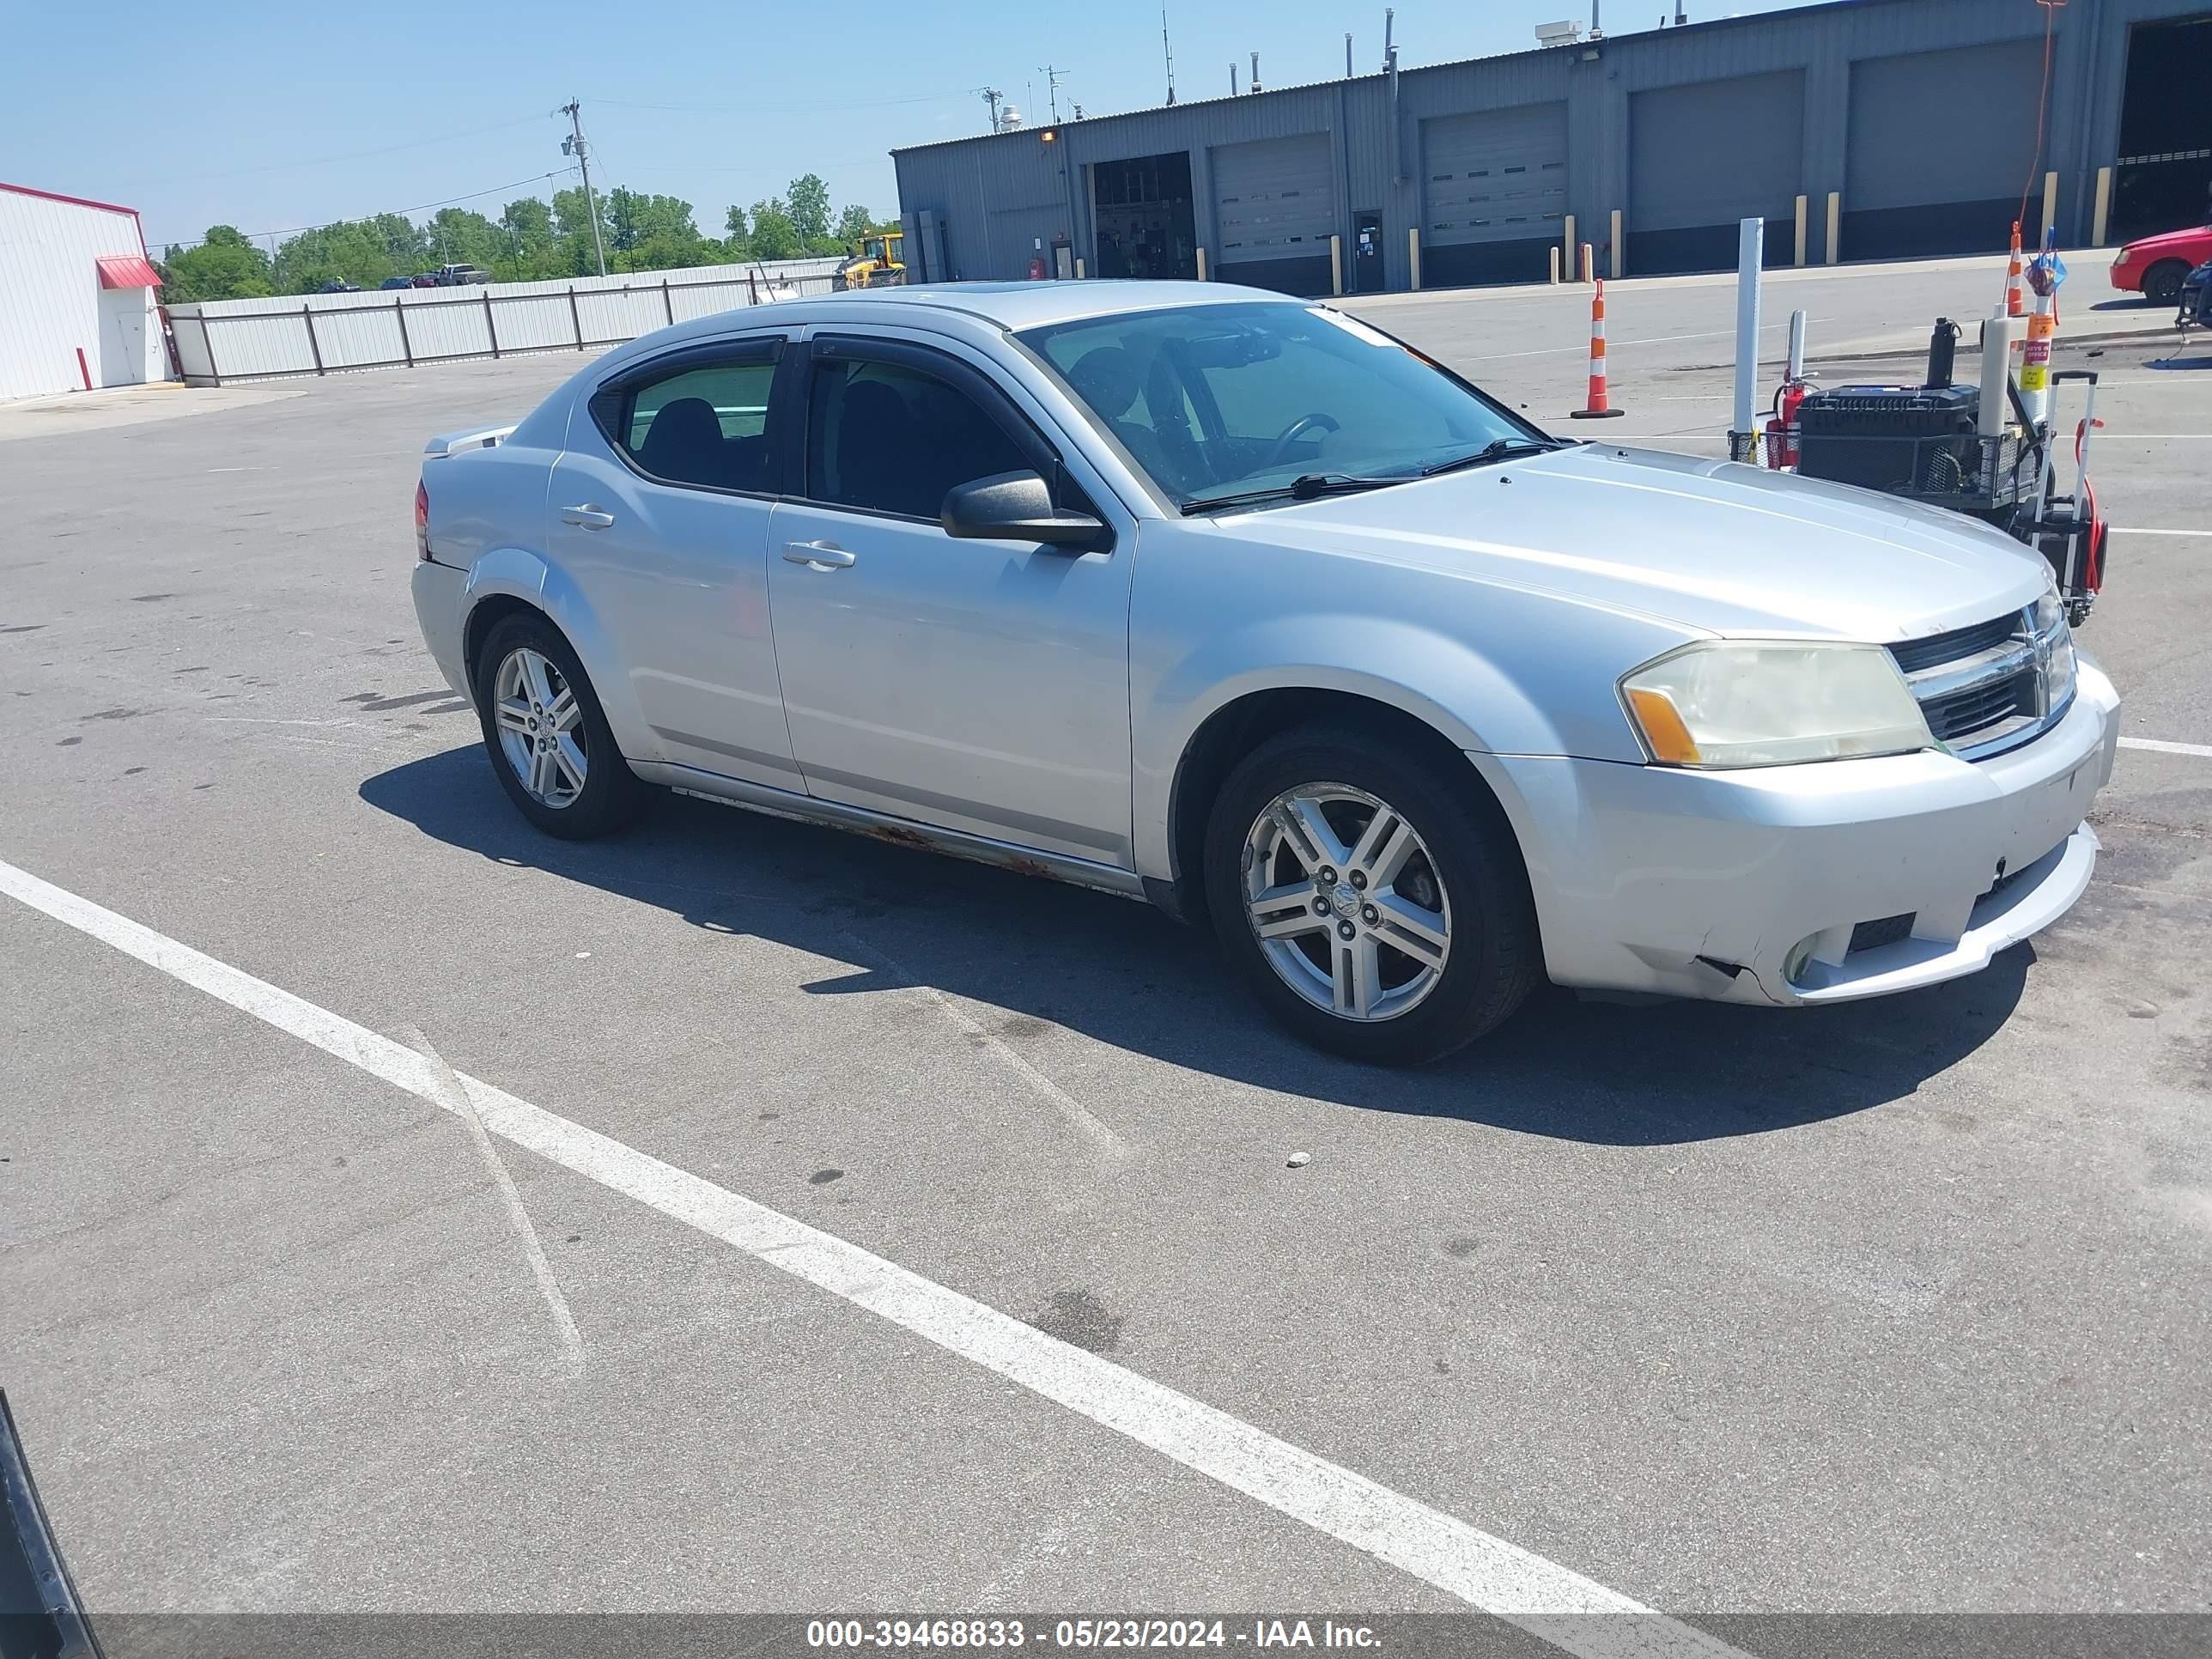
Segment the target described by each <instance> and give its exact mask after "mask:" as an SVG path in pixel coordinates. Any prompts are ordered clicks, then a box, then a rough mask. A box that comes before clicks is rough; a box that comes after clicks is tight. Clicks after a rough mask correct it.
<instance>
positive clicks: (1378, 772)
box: [415, 283, 2119, 1062]
mask: <svg viewBox="0 0 2212 1659" xmlns="http://www.w3.org/2000/svg"><path fill="white" fill-rule="evenodd" d="M416 536H417V544H418V546H417V550H418V552H419V554H420V559H419V561H418V562H417V564H416V571H415V600H416V611H417V614H418V615H419V617H421V620H422V632H423V635H424V637H425V639H426V640H427V641H428V644H429V647H430V649H431V651H432V653H434V654H435V657H436V658H437V660H438V662H439V664H440V665H441V667H442V668H443V670H444V671H445V673H446V674H447V678H449V679H450V680H451V682H452V683H453V685H454V686H456V687H457V688H461V689H463V690H465V692H466V694H467V695H468V696H470V697H471V699H472V700H473V702H475V704H476V707H477V710H478V712H479V714H481V716H482V720H483V732H484V741H485V744H486V746H487V747H488V749H489V751H490V754H491V757H492V761H493V766H494V769H495V771H496V773H497V774H498V775H499V778H500V781H501V783H502V785H503V786H504V787H505V788H506V790H507V793H508V795H509V796H510V798H511V799H513V802H514V805H516V807H517V808H518V809H519V810H520V811H521V812H522V813H523V814H524V815H525V816H526V817H528V818H529V819H530V820H531V821H532V823H536V824H537V825H538V826H539V827H540V828H541V829H544V830H546V831H548V832H549V833H551V834H554V835H559V836H595V835H599V834H603V833H605V832H606V831H608V830H611V829H615V828H616V827H617V826H618V825H620V824H621V823H623V822H624V821H625V820H626V819H627V818H628V817H629V816H630V815H631V814H632V813H633V812H634V811H635V810H636V809H637V807H638V806H639V805H640V804H641V799H642V798H643V797H644V796H645V795H646V793H647V787H648V786H655V785H657V786H661V787H669V788H673V789H677V790H679V791H683V792H685V793H693V794H697V795H702V796H705V797H708V798H710V799H715V800H720V801H725V802H728V803H731V804H733V805H738V806H744V807H750V808H754V809H757V810H760V811H768V812H774V813H779V814H782V815H785V816H789V817H800V818H805V819H810V820H814V821H817V822H820V823H827V824H832V825H836V826H838V827H841V828H845V829H860V830H864V831H867V832H870V833H873V834H877V835H879V836H887V837H890V838H891V839H893V840H897V841H902V842H912V843H913V844H915V845H917V846H926V847H929V848H935V849H937V850H939V851H940V852H944V853H950V854H959V855H963V856H967V857H971V858H978V859H983V860H990V861H993V862H995V863H1000V864H1004V865H1007V866H1012V867H1014V868H1017V869H1019V870H1024V871H1027V872H1031V873H1035V874H1040V875H1048V876H1053V877H1056V878H1060V879H1061V880H1065V881H1072V882H1079V883H1082V884H1085V885H1088V886H1091V887H1097V888H1101V889H1104V890H1108V891H1110V892H1115V893H1121V894H1126V895H1128V896H1132V897H1142V898H1147V899H1150V900H1151V901H1152V902H1155V903H1157V904H1158V905H1159V906H1161V907H1162V908H1165V909H1167V910H1169V911H1170V912H1171V913H1172V914H1174V915H1177V916H1179V917H1182V918H1184V919H1186V920H1189V921H1200V922H1204V923H1206V925H1209V926H1210V927H1212V929H1213V931H1214V932H1215V933H1217V934H1218V937H1219V939H1220V940H1221V942H1222V945H1223V946H1224V947H1225V950H1226V951H1227V953H1228V955H1229V956H1230V957H1231V959H1232V960H1233V961H1234V962H1236V963H1237V964H1238V966H1239V967H1240V968H1241V969H1242V970H1243V973H1244V975H1245V976H1246V977H1247V978H1248V979H1249V981H1250V982H1251V984H1252V985H1253V987H1255V990H1256V991H1257V993H1258V994H1259V996H1260V998H1261V1000H1262V1001H1263V1002H1264V1003H1265V1004H1266V1005H1267V1006H1268V1007H1269V1008H1270V1009H1272V1010H1273V1012H1275V1013H1276V1014H1277V1015H1278V1016H1279V1017H1280V1018H1282V1019H1283V1020H1285V1022H1286V1023H1287V1024H1290V1025H1291V1027H1292V1028H1293V1029H1294V1030H1297V1031H1298V1032H1300V1033H1301V1034H1303V1035H1304V1036H1306V1037H1308V1038H1310V1040H1312V1041H1314V1042H1319V1043H1322V1044H1324V1045H1326V1046H1328V1047H1330V1048H1334V1049H1337V1050H1339V1051H1341V1052H1344V1053H1347V1054H1352V1055H1355V1056H1358V1057H1360V1058H1363V1059H1367V1060H1376V1061H1384V1062H1405V1061H1416V1060H1428V1059H1432V1058H1434V1057H1436V1056H1437V1055H1440V1054H1445V1053H1447V1052H1449V1051H1450V1050H1451V1049H1453V1048H1457V1047H1459V1046H1460V1045H1461V1044H1462V1043H1465V1042H1468V1041H1469V1040H1470V1039H1472V1038H1474V1037H1476V1036H1480V1035H1481V1034H1482V1033H1483V1032H1485V1031H1486V1030H1489V1029H1491V1028H1492V1027H1493V1026H1494V1025H1496V1024H1498V1022H1499V1021H1501V1020H1503V1019H1504V1018H1506V1017H1507V1016H1508V1015H1509V1014H1510V1013H1511V1012H1512V1011H1513V1010H1514V1008H1515V1007H1516V1006H1517V1005H1518V1004H1519V1003H1520V1002H1521V1000H1522V998H1523V997H1525V996H1526V995H1527V994H1528V990H1529V988H1530V987H1532V986H1533V985H1534V983H1536V982H1537V981H1539V980H1541V979H1542V978H1544V977H1546V976H1548V977H1549V978H1550V979H1552V980H1553V981H1556V982H1558V983H1560V984H1564V985H1569V986H1575V987H1590V988H1598V989H1605V990H1612V991H1624V990H1625V991H1640V992H1656V993H1663V994H1674V995H1680V996H1690V997H1706V998H1717V999H1724V1000H1732V1001H1738V1002H1748V1003H1757V1004H1763V1005H1769V1006H1796V1005H1802V1004H1808V1003H1815V1002H1827V1001H1835V1000H1843V999H1846V998H1852V997H1863V996H1872V995H1877V994H1882V993H1885V992H1891V991H1899V990H1905V989H1907V988H1910V987H1916V986H1923V985H1928V984H1930V983H1933V982H1935V981H1940V980H1943V979H1948V978H1951V977H1954V976H1955V975H1960V974H1966V973H1971V972H1972V971H1973V970H1975V969H1978V968H1980V967H1983V966H1984V965H1985V964H1986V963H1988V962H1989V960H1990V957H1991V955H1992V954H1993V953H1994V952H1996V951H1999V950H2002V948H2004V947H2005V946H2007V945H2011V944H2013V943H2015V942H2016V941H2017V940H2019V939H2023V938H2025V937H2026V936H2027V935H2028V934H2030V933H2033V932H2035V931H2036V930H2037V929H2039V928H2041V927H2045V926H2046V925H2047V924H2048V923H2050V922H2051V921H2053V920H2054V919H2055V918H2057V916H2058V915H2061V914H2063V912H2064V911H2065V910H2066V908H2068V907H2069V905H2070V904H2072V903H2073V902H2074V901H2075V898H2076V897H2077V896H2079V895H2080V894H2081V890H2082V889H2083V887H2084V886H2085V884H2087V881H2088V879H2089V875H2090V872H2091V869H2092V866H2093V864H2094V862H2095V859H2096V851H2097V842H2096V837H2095V836H2094V834H2093V831H2092V830H2091V829H2089V828H2088V826H2087V823H2086V822H2085V818H2086V816H2087V811H2088V808H2089V805H2090V801H2091V799H2092V797H2093V795H2094V794H2095V793H2096V791H2097V790H2098V788H2099V787H2100V786H2101V785H2102V784H2103V783H2104V782H2105V781H2106V779H2107V778H2108V777H2109V775H2110V774H2111V769H2112V756H2113V750H2114V746H2115V744H2116V741H2117V737H2118V725H2119V722H2118V696H2116V695H2115V693H2114V691H2113V690H2112V685H2111V684H2110V682H2108V681H2107V680H2106V678H2105V677H2104V676H2103V675H2102V674H2101V673H2100V672H2099V671H2097V669H2096V668H2095V667H2094V666H2093V665H2092V664H2090V663H2089V662H2088V661H2087V659H2083V658H2080V657H2078V656H2077V655H2076V653H2075V649H2074V644H2073V641H2072V639H2071V637H2070V636H2069V632H2068V629H2067V624H2066V620H2065V616H2064V613H2063V608H2062V607H2061V606H2060V605H2059V603H2058V601H2057V598H2056V596H2055V594H2054V592H2053V591H2052V587H2051V573H2050V571H2049V569H2048V568H2047V567H2046V566H2045V563H2044V562H2043V561H2042V560H2041V559H2040V558H2039V556H2037V555H2035V554H2034V553H2033V552H2032V551H2030V550H2027V549H2026V548H2024V547H2022V546H2021V545H2020V544H2017V543H2015V542H2012V541H2010V540H2008V539H2007V538H2004V537H2003V536H2002V535H2000V534H1998V533H1997V532H1995V531H1993V530H1988V529H1985V528H1984V527H1983V526H1979V525H1977V524H1975V523H1973V522H1972V521H1971V520H1965V519H1961V518H1957V517H1954V516H1951V515H1948V514H1943V513H1937V512H1935V511H1933V510H1930V509H1925V508H1920V507H1911V506H1906V505H1902V504H1899V503H1898V502H1896V501H1891V500H1888V499H1887V498H1884V497H1881V496H1879V495H1872V494H1869V493H1866V492H1863V491H1860V490H1857V489H1846V488H1843V487H1839V486H1834V485H1828V484H1822V483H1812V482H1807V481H1803V480H1799V479H1796V478H1792V477H1782V476H1779V475H1776V474H1771V473H1768V472H1764V471H1759V470H1756V469H1754V468H1751V467H1747V466H1740V465H1730V464H1727V463H1717V462H1710V461H1705V460H1699V459H1690V458H1686V457H1683V456H1680V455H1672V454H1664V453H1656V452H1650V451H1644V450H1638V449H1634V448H1628V447H1617V446H1614V445H1610V444H1607V445H1584V444H1566V443H1562V442H1559V441H1555V440H1553V439H1552V438H1550V437H1548V436H1547V435H1546V434H1544V433H1543V432H1541V431H1540V430H1538V429H1537V428H1534V427H1532V426H1531V425H1529V424H1528V422H1526V421H1524V420H1522V418H1520V417H1519V416H1516V415H1515V414H1513V413H1512V412H1510V410H1507V409H1506V408H1505V407H1504V406H1503V405H1502V404H1498V402H1496V401H1494V400H1493V399H1492V398H1487V397H1486V396H1485V395H1484V394H1483V393H1482V392H1480V391H1479V390H1478V389H1476V388H1475V387H1474V386H1469V385H1468V384H1467V383H1466V382H1465V381H1463V380H1460V379H1459V378H1458V377H1457V376H1455V375H1454V374H1450V373H1449V371H1447V370H1445V369H1443V368H1441V367H1440V366H1438V365H1437V364H1436V363H1434V362H1431V361H1430V360H1428V359H1426V358H1425V357H1423V356H1421V355H1420V354H1419V353H1418V352H1417V351H1414V350H1413V349H1409V348H1407V346H1405V345H1403V344H1402V343H1400V342H1398V341H1396V340H1395V339H1393V338H1391V337H1389V336H1388V335H1386V334H1384V333H1382V332H1380V331H1377V330H1376V329H1374V328H1373V327H1371V326H1370V325H1367V324H1365V323H1364V322H1362V321H1359V320H1358V319H1354V318H1352V317H1350V316H1347V315H1346V314H1344V313H1340V312H1338V311H1336V310H1334V309H1332V308H1330V307H1327V306H1322V305H1315V304H1307V303H1304V302H1300V301H1290V300H1285V299H1284V298H1282V297H1280V296H1279V295H1267V294H1262V293H1259V292H1256V291H1254V290H1249V289H1237V288H1231V287H1227V286H1225V285H1218V284H1182V283H1072V284H1063V283H1013V284H1004V285H994V284H966V285H951V286H946V287H920V288H911V289H884V290H878V291H872V292H867V293H863V294H855V295H839V296H837V297H836V298H834V299H827V300H822V301H790V302H786V303H782V304H778V305H775V306H773V307H761V308H758V309H754V310H746V311H741V312H738V313H731V314H728V315H724V316H719V317H712V318H707V319H701V320H699V321H697V322H693V323H687V324H683V325H678V326H677V327H674V328H671V329H666V330H664V331H660V332H659V333H656V334H653V335H649V336H647V337H645V338H642V339H640V340H637V341H635V342H634V343H631V344H629V345H628V346H626V347H623V348H622V349H618V350H617V351H615V352H612V353H611V354H610V355H608V356H606V357H604V358H602V359H600V360H599V361H598V362H594V363H592V365H591V366H590V367H588V368H586V369H584V370H583V371H582V372H581V373H580V374H577V375H576V376H575V377H574V379H573V380H570V381H569V382H568V384H567V385H566V386H562V388H561V389H560V390H559V391H558V392H555V393H554V394H553V395H552V396H551V397H550V398H548V399H547V400H546V401H545V402H544V404H542V405H541V406H540V407H539V408H538V409H537V410H535V411H534V412H533V413H532V414H531V415H529V416H526V418H525V419H524V420H522V421H521V422H520V424H517V425H513V426H511V427H507V426H494V427H486V428H477V429H475V430H471V431H467V432H460V433H454V434H450V435H447V436H444V437H441V438H438V439H434V440H433V441H431V443H430V445H429V447H428V459H426V461H425V464H424V465H423V469H422V486H421V488H420V489H419V490H418V491H417V494H416Z"/></svg>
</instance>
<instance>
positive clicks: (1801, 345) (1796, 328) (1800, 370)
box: [1790, 311, 1805, 380]
mask: <svg viewBox="0 0 2212 1659" xmlns="http://www.w3.org/2000/svg"><path fill="white" fill-rule="evenodd" d="M1804 378H1805V313H1803V312H1802V311H1793V312H1791V313H1790V379H1791V380H1803V379H1804Z"/></svg>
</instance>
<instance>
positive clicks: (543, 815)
mask: <svg viewBox="0 0 2212 1659" xmlns="http://www.w3.org/2000/svg"><path fill="white" fill-rule="evenodd" d="M533 667H534V669H535V671H536V675H537V678H535V679H534V680H533V679H532V678H531V676H532V669H533ZM503 685H504V689H505V690H506V692H507V695H506V696H504V697H502V695H501V692H502V687H503ZM474 690H475V692H476V705H477V721H478V723H479V724H481V725H482V726H483V740H484V750H485V752H486V753H487V754H489V756H490V757H491V769H492V770H493V771H494V772H495V773H496V774H497V775H498V776H499V781H500V787H502V788H503V789H505V790H506V791H507V799H509V800H511V801H513V803H514V805H515V810H516V811H519V812H520V813H521V814H522V816H523V817H526V818H528V819H529V820H530V821H531V823H533V824H535V825H537V826H538V829H543V830H544V832H545V833H546V834H547V835H549V836H560V837H561V838H562V840H564V841H589V840H591V839H592V837H593V836H604V835H606V834H608V833H609V832H610V831H612V830H615V829H620V828H622V826H623V824H625V823H629V821H630V819H631V818H633V817H635V816H636V815H637V811H638V809H639V808H640V807H641V805H644V799H645V786H644V785H643V784H642V783H640V782H639V781H638V779H637V775H636V774H635V773H634V772H632V771H631V770H630V769H629V763H627V762H626V761H624V760H623V757H622V751H621V750H619V749H617V747H616V745H615V736H614V732H613V731H612V729H611V727H609V726H608V725H607V717H606V712H605V710H604V709H602V708H600V707H599V696H598V695H597V694H596V693H595V692H593V691H592V682H591V679H590V677H589V676H587V675H586V673H585V672H584V667H583V665H582V664H581V663H580V662H579V661H577V659H576V653H575V652H574V649H573V648H571V647H570V646H569V644H568V641H567V640H566V639H564V638H562V635H561V630H560V629H557V628H556V627H554V625H553V624H552V623H550V621H548V620H547V619H546V618H545V617H544V616H542V615H540V614H539V613H538V612H537V611H517V612H516V613H515V614H514V615H513V616H511V617H506V618H504V619H502V620H501V621H500V622H498V623H495V624H493V627H492V630H491V632H490V634H489V635H487V636H486V637H485V640H484V642H483V651H482V653H480V654H479V656H478V658H477V665H476V685H475V687H474ZM549 693H550V696H549V695H548V694H549ZM502 703H504V704H506V705H507V712H508V718H509V720H511V722H512V724H511V726H503V724H502V720H501V714H502V709H501V705H502ZM549 703H550V707H551V708H552V709H553V710H554V711H555V714H554V720H555V721H556V722H557V721H560V720H566V721H567V722H568V723H567V724H566V725H563V726H560V728H559V730H558V731H557V732H555V731H554V728H553V724H552V723H549V722H548V721H547V720H546V718H545V716H546V708H547V705H548V704H549ZM533 708H534V709H536V710H537V711H538V712H537V713H535V714H533V713H532V712H530V711H531V710H532V709H533ZM549 734H550V741H551V742H552V743H554V744H560V745H561V746H560V747H559V748H557V749H556V748H549V747H547V746H546V744H547V742H548V739H549ZM510 738H511V739H512V740H513V741H512V743H510V741H509V739H510ZM563 740H565V742H564V741H563ZM540 756H543V757H544V759H543V766H544V770H542V771H540V770H538V769H537V767H538V764H539V762H538V757H540ZM579 767H580V768H581V770H582V779H581V787H576V784H577V780H576V778H575V772H576V770H577V769H578V768H579ZM538 782H542V783H543V784H544V786H545V787H542V788H541V787H537V784H538Z"/></svg>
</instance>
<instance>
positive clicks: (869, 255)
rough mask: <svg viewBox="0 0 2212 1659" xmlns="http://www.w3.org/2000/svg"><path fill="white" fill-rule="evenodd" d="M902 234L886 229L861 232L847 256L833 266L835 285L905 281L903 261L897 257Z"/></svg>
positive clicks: (889, 284) (864, 285)
mask: <svg viewBox="0 0 2212 1659" xmlns="http://www.w3.org/2000/svg"><path fill="white" fill-rule="evenodd" d="M905 235H906V233H905V232H903V231H898V230H887V231H883V232H881V233H879V234H876V235H872V236H863V237H862V238H861V239H860V240H859V241H858V242H856V243H854V245H853V252H852V254H851V256H850V257H849V258H847V259H846V261H845V263H844V264H841V265H839V266H838V267H837V286H838V287H839V288H841V289H856V288H896V287H897V286H898V285H899V284H900V283H903V282H905V281H906V264H905V263H904V261H902V259H901V258H899V252H900V249H899V244H900V243H901V242H902V240H905Z"/></svg>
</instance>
